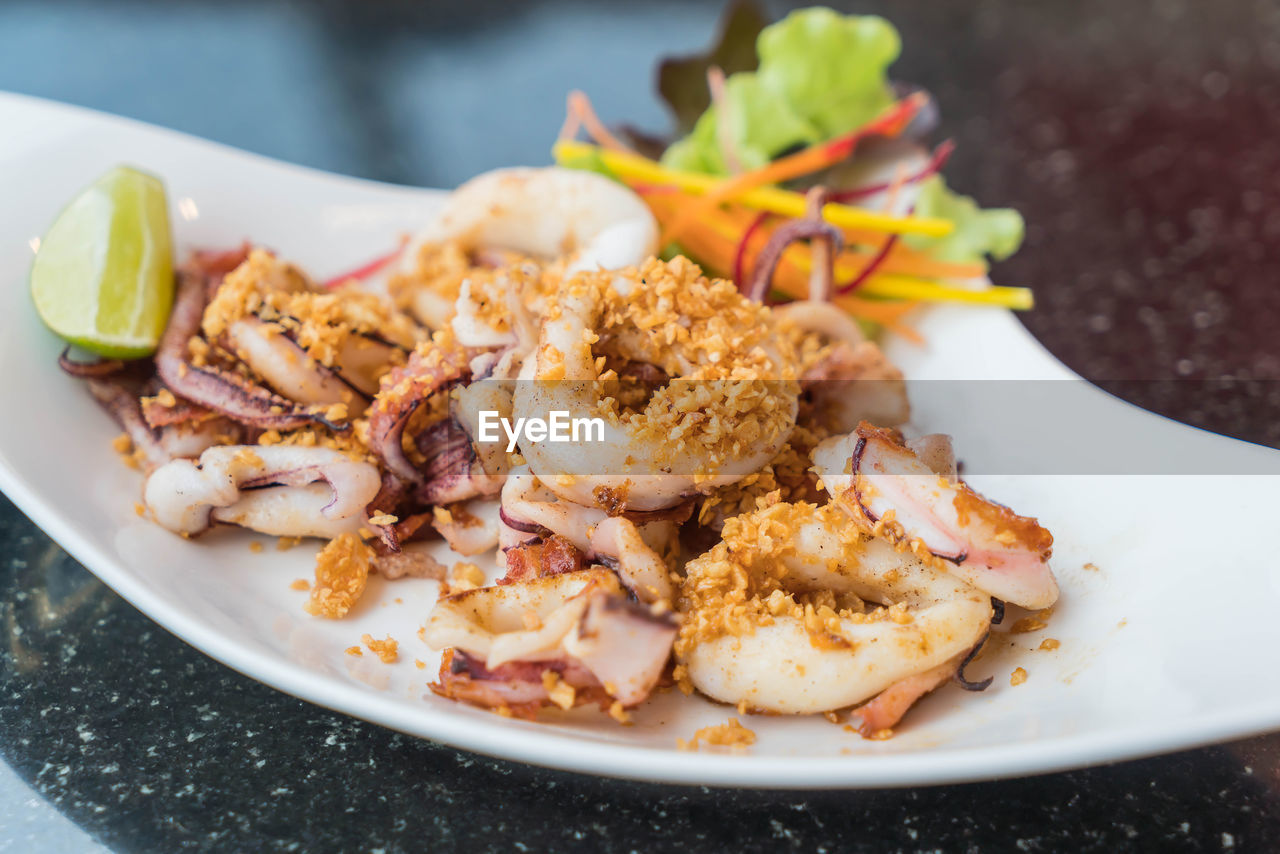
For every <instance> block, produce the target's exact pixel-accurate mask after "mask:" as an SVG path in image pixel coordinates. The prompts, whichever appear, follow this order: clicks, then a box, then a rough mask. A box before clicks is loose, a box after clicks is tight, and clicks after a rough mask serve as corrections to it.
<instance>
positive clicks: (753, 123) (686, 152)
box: [662, 71, 823, 175]
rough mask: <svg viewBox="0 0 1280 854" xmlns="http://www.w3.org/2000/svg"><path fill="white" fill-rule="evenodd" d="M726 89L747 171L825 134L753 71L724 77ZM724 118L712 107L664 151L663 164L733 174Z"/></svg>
mask: <svg viewBox="0 0 1280 854" xmlns="http://www.w3.org/2000/svg"><path fill="white" fill-rule="evenodd" d="M724 90H725V91H724V95H725V103H726V104H727V105H728V108H729V119H730V126H729V131H728V132H729V139H730V145H732V147H733V152H734V154H735V155H736V156H737V157H738V160H739V161H740V162H741V164H742V167H743V168H744V169H755V168H758V167H760V166H763V165H765V164H766V163H768V162H769V161H770V160H772V159H773V158H774V156H776V154H777V153H778V152H779V151H783V150H785V149H787V148H790V147H792V146H795V145H811V144H812V143H815V142H818V141H819V140H821V139H822V138H823V134H822V131H821V130H819V129H818V128H817V127H816V126H815V125H813V124H812V123H810V122H807V121H805V120H804V118H802V117H801V116H799V115H797V114H796V113H795V111H794V110H792V109H791V107H790V106H789V105H788V104H787V102H786V100H785V99H783V98H782V97H781V96H779V95H778V94H777V93H776V92H774V91H772V90H771V89H769V88H768V87H767V86H765V85H764V84H763V83H762V81H761V80H760V77H759V75H757V74H755V73H754V72H749V71H748V72H741V73H739V74H735V75H733V76H732V77H730V78H729V79H728V80H726V81H725V87H724ZM719 121H720V119H719V116H718V115H717V112H716V109H715V107H712V108H710V109H708V110H707V111H706V112H705V113H703V114H702V117H701V118H700V119H698V123H697V124H696V125H694V128H693V132H692V133H690V134H689V135H688V136H687V137H685V138H684V139H682V140H680V141H679V142H676V143H674V144H673V145H672V146H671V147H670V148H668V149H667V150H666V151H665V152H664V153H663V155H662V162H663V164H664V165H666V166H669V167H671V168H673V169H684V170H688V171H694V172H710V173H713V174H716V175H723V174H726V173H728V172H729V168H728V164H727V163H726V162H725V159H724V148H723V146H721V145H720V142H719V140H718V138H717V134H719V133H720V128H719Z"/></svg>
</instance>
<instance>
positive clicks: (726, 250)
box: [645, 196, 922, 342]
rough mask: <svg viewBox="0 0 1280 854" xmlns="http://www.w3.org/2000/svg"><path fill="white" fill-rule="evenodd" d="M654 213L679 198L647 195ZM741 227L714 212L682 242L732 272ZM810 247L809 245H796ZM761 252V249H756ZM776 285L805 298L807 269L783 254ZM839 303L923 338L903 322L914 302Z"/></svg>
mask: <svg viewBox="0 0 1280 854" xmlns="http://www.w3.org/2000/svg"><path fill="white" fill-rule="evenodd" d="M645 200H646V201H647V202H648V203H649V204H650V207H651V208H652V209H653V211H654V215H655V216H656V217H657V218H658V220H659V222H661V221H662V219H663V218H664V217H667V216H670V215H672V213H673V212H674V206H673V203H674V204H679V200H678V199H673V198H671V197H668V196H653V197H650V196H646V197H645ZM740 232H741V228H740V227H739V225H738V224H737V223H735V222H734V221H733V220H732V219H730V218H729V217H728V216H727V215H726V214H725V213H724V212H723V211H719V210H716V211H712V213H711V215H710V216H708V217H705V218H703V219H702V220H699V221H698V222H696V223H692V224H691V227H690V229H689V231H688V232H686V233H685V235H684V237H683V238H681V245H682V246H683V247H684V248H685V249H686V250H687V251H688V252H689V253H690V254H691V255H693V256H694V257H695V258H697V259H698V260H699V261H700V262H702V264H703V265H704V267H705V268H706V269H707V271H708V272H709V273H711V274H712V275H716V276H728V275H730V274H731V270H732V263H733V258H734V255H735V253H736V252H737V248H738V244H739V238H738V234H739V233H740ZM796 248H803V249H806V250H807V249H808V247H796ZM757 251H758V250H757ZM773 287H774V289H775V290H777V291H779V292H780V293H783V294H786V295H787V296H789V297H792V298H793V299H804V298H805V297H806V296H807V295H808V290H809V273H808V270H807V269H806V268H802V267H801V266H800V265H798V264H796V263H795V261H794V259H792V258H788V253H783V256H782V259H781V261H780V262H779V264H778V268H777V270H776V271H775V272H774V276H773ZM832 301H833V302H834V303H835V304H836V305H838V306H839V307H840V308H842V309H844V310H845V311H847V312H849V314H851V315H853V316H854V317H860V318H863V319H864V320H870V321H874V322H876V323H879V324H881V325H883V326H885V327H886V328H888V329H890V330H892V331H893V332H896V333H898V334H899V335H902V336H903V337H905V338H907V339H909V340H911V341H915V342H919V341H921V340H922V339H921V338H920V336H919V333H917V332H916V331H915V330H914V329H911V328H910V327H909V326H907V325H906V324H904V323H903V322H902V318H903V315H905V314H906V313H907V312H909V311H911V310H912V309H913V308H915V307H916V305H917V304H918V303H915V302H884V301H880V300H871V299H865V298H863V297H860V296H853V295H842V296H837V297H834V298H833V300H832Z"/></svg>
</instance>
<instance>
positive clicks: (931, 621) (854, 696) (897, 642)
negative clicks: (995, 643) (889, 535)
mask: <svg viewBox="0 0 1280 854" xmlns="http://www.w3.org/2000/svg"><path fill="white" fill-rule="evenodd" d="M788 531H793V532H794V533H792V534H789V533H788ZM815 594H825V597H823V596H819V597H818V598H814V597H815ZM806 596H807V597H809V600H808V601H805V597H806ZM824 598H826V601H825V602H824ZM841 599H844V600H846V601H845V603H844V604H843V607H842V603H841V601H840V600H841ZM857 600H865V601H867V602H873V603H879V604H881V605H887V606H890V607H888V608H879V609H876V610H874V611H872V612H871V613H870V614H868V613H866V612H864V611H862V610H861V609H855V608H853V607H850V605H849V604H848V602H849V601H852V602H853V603H854V604H855V605H856V604H857ZM815 603H816V604H815ZM680 605H681V608H680V610H681V611H682V612H683V613H684V625H683V627H682V629H681V635H680V639H679V640H678V641H677V643H676V654H677V657H678V659H679V661H680V662H681V664H682V665H683V667H684V668H685V671H686V673H687V676H688V678H689V680H690V681H691V682H692V683H693V685H694V687H696V688H697V689H698V690H700V691H702V692H703V693H704V694H707V695H708V696H710V697H712V698H714V699H717V700H720V701H722V702H726V703H745V704H746V705H748V706H750V707H753V708H755V709H759V710H763V711H768V712H775V713H782V714H808V713H814V712H823V711H831V710H835V709H840V708H844V707H846V706H851V705H854V704H857V703H861V702H863V701H865V700H868V699H871V698H872V697H874V696H876V695H878V694H880V693H881V692H883V691H885V690H886V689H888V688H890V687H891V686H894V685H897V684H899V683H902V682H903V681H904V680H906V679H909V678H911V677H914V676H919V675H922V674H926V673H929V672H930V671H935V670H937V669H938V668H940V667H942V666H943V665H946V664H948V663H949V662H952V661H953V660H955V659H957V658H958V657H962V656H963V655H964V654H965V653H966V652H967V651H968V650H970V649H972V648H973V647H974V646H975V645H976V644H977V643H978V642H979V641H980V640H981V639H982V637H983V635H984V634H985V633H986V631H987V630H988V627H989V626H990V623H991V614H992V611H991V601H990V597H988V596H987V594H985V593H983V592H981V591H979V590H977V589H976V588H974V587H971V586H969V585H967V584H965V583H964V582H962V581H960V580H959V579H957V578H954V577H952V576H950V575H948V574H947V573H945V572H943V571H941V570H938V569H936V568H934V567H933V566H931V565H930V564H929V563H927V562H926V561H922V560H920V559H918V558H916V557H914V556H913V555H910V554H905V553H903V552H900V551H898V550H896V549H895V548H894V547H893V545H892V544H890V543H888V542H887V541H885V540H881V539H876V538H871V537H867V536H866V535H865V534H861V533H860V532H858V531H857V529H856V528H854V527H853V526H852V525H850V524H849V523H848V521H847V519H846V518H845V517H844V515H843V514H842V513H840V511H839V510H837V509H836V508H834V507H831V506H830V505H827V506H824V507H821V508H818V507H814V506H813V505H811V504H776V505H774V506H772V507H769V508H766V509H764V510H759V511H756V512H755V513H752V514H749V515H746V516H740V517H737V518H735V519H731V520H730V521H729V523H728V524H727V525H726V526H725V540H724V541H723V542H721V543H720V544H719V545H717V546H716V547H715V548H713V549H712V550H711V551H709V552H707V553H705V554H703V555H702V556H701V557H699V558H696V559H695V560H693V561H692V562H691V563H690V564H689V565H688V567H687V577H686V580H685V583H684V588H683V591H682V601H681V603H680Z"/></svg>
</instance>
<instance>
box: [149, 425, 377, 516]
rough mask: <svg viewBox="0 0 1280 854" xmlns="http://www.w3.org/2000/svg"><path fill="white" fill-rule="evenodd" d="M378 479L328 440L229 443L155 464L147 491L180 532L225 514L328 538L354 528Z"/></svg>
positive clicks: (155, 510)
mask: <svg viewBox="0 0 1280 854" xmlns="http://www.w3.org/2000/svg"><path fill="white" fill-rule="evenodd" d="M379 486H380V478H379V475H378V469H377V467H376V466H374V465H372V464H371V463H365V462H357V461H355V460H352V459H351V458H349V457H347V456H346V455H345V454H343V453H341V452H339V451H334V450H331V449H329V448H316V447H309V448H304V447H293V446H284V445H273V446H270V447H263V446H257V445H253V446H250V445H229V446H219V447H214V448H209V449H208V450H206V451H205V452H204V453H202V454H201V455H200V459H199V461H196V462H193V461H192V460H186V459H179V460H173V461H171V462H169V463H166V464H165V465H162V466H160V467H159V468H157V469H156V470H155V471H154V472H152V473H151V476H150V477H148V478H147V482H146V486H145V488H144V498H145V501H146V505H147V509H149V510H150V511H151V514H152V516H153V517H154V518H155V520H156V521H157V522H158V523H159V524H160V525H162V526H164V527H165V528H168V529H169V530H170V531H173V532H175V533H179V534H187V535H192V534H199V533H201V532H202V531H205V530H207V529H208V528H209V527H210V526H211V525H212V524H213V523H214V522H223V523H227V524H232V525H240V526H242V527H245V528H251V529H253V530H255V531H260V532H262V533H264V534H272V535H275V536H292V537H323V538H326V539H332V538H334V537H337V536H339V535H341V534H344V533H354V532H356V531H358V530H359V528H360V527H361V525H362V524H363V523H364V519H365V507H366V506H367V505H368V504H369V502H370V501H371V500H372V499H373V497H374V496H375V495H376V494H377V493H378V489H379Z"/></svg>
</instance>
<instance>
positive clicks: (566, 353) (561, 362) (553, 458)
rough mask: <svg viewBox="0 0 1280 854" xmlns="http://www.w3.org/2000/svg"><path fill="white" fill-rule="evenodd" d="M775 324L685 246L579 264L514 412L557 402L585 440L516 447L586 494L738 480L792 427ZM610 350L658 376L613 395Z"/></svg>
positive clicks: (550, 481)
mask: <svg viewBox="0 0 1280 854" xmlns="http://www.w3.org/2000/svg"><path fill="white" fill-rule="evenodd" d="M775 338H776V323H775V320H774V317H773V314H772V312H771V311H770V310H769V309H768V308H765V307H764V306H760V305H758V304H755V303H751V302H750V301H749V300H747V299H746V298H745V297H743V296H742V295H741V294H740V293H739V292H738V291H737V289H736V288H735V287H734V286H733V285H732V283H730V282H727V281H724V280H714V281H709V280H708V279H706V278H704V277H703V276H702V275H701V270H700V269H699V268H698V267H697V266H696V265H694V264H692V263H691V262H689V261H688V260H687V259H684V258H676V259H674V260H672V261H670V262H664V261H659V260H656V259H654V260H651V261H649V262H647V263H646V264H645V265H644V266H643V267H641V268H639V269H634V268H633V269H629V270H624V271H620V272H617V273H604V272H601V273H595V274H582V275H579V276H576V277H574V278H573V279H571V280H569V281H568V282H567V283H566V284H565V285H564V286H562V287H561V289H560V290H559V291H558V292H557V294H556V295H555V304H554V305H552V306H550V307H549V308H548V311H547V312H546V315H545V317H544V320H543V323H542V328H541V332H540V335H539V339H538V348H537V350H536V351H535V352H534V354H533V355H532V356H531V357H530V358H529V359H528V360H527V361H526V362H525V366H524V370H523V371H522V372H521V375H520V379H519V381H518V382H517V384H516V392H515V405H514V414H515V416H516V418H517V419H520V418H524V419H525V420H526V421H527V422H528V421H533V422H536V421H538V420H542V421H548V420H549V419H550V418H551V417H552V416H553V415H554V414H555V413H556V412H560V413H565V414H567V416H568V417H570V418H571V419H574V420H577V419H589V420H591V421H593V422H594V423H593V424H592V427H593V428H594V429H595V430H596V431H597V432H596V433H595V434H592V435H591V437H590V438H591V439H592V441H578V442H572V443H569V442H554V441H545V442H522V443H521V445H520V450H521V453H522V454H523V455H524V457H525V459H526V460H527V461H528V462H529V467H530V469H531V470H532V471H533V473H534V474H536V475H538V477H539V479H540V480H541V481H542V482H543V483H544V484H545V485H546V486H547V487H548V488H549V489H551V490H552V491H553V492H555V493H556V494H558V495H560V496H561V497H562V498H565V499H567V500H569V501H573V502H576V503H578V504H581V505H585V506H592V505H597V506H603V505H604V504H606V503H608V504H611V505H613V506H615V507H618V508H621V509H627V510H660V509H663V508H666V507H672V506H674V505H676V504H679V503H680V502H682V501H684V500H685V499H686V498H688V497H689V496H691V495H695V494H699V493H706V492H708V491H710V490H711V489H714V488H717V487H720V486H726V485H728V484H731V483H734V482H736V481H738V480H741V479H742V478H744V477H746V476H748V475H750V474H751V473H753V472H756V471H758V470H759V469H760V468H761V467H763V466H764V465H766V464H767V463H768V462H769V461H770V460H771V459H773V458H774V457H775V456H777V454H778V452H779V451H780V450H781V448H782V447H783V445H784V444H785V443H786V441H787V439H788V437H789V436H790V435H791V431H792V430H793V429H794V427H795V421H796V413H797V403H796V392H797V388H798V386H797V385H796V384H795V381H794V380H795V364H794V362H793V360H792V358H791V356H790V355H789V354H788V355H783V354H782V353H780V352H779V351H778V350H777V349H775V348H774V346H773V343H772V342H773V340H774V339H775ZM597 342H598V343H599V344H600V347H599V348H593V345H594V344H596V343H597ZM597 349H599V351H600V352H597ZM610 358H613V359H615V360H617V361H623V360H625V361H626V363H627V364H635V363H640V364H641V365H648V366H653V367H654V368H656V369H657V370H656V371H652V373H654V374H657V375H658V376H660V377H665V378H666V382H665V383H664V384H662V385H661V387H658V388H654V389H651V390H650V394H649V397H648V400H647V401H645V402H644V403H643V404H642V405H641V406H640V407H637V408H633V409H624V408H622V407H621V406H620V405H619V404H618V401H617V400H616V399H615V398H614V397H613V396H611V392H610V385H609V384H610V382H616V381H617V380H618V371H616V370H613V369H611V368H609V367H608V363H609V359H610Z"/></svg>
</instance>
